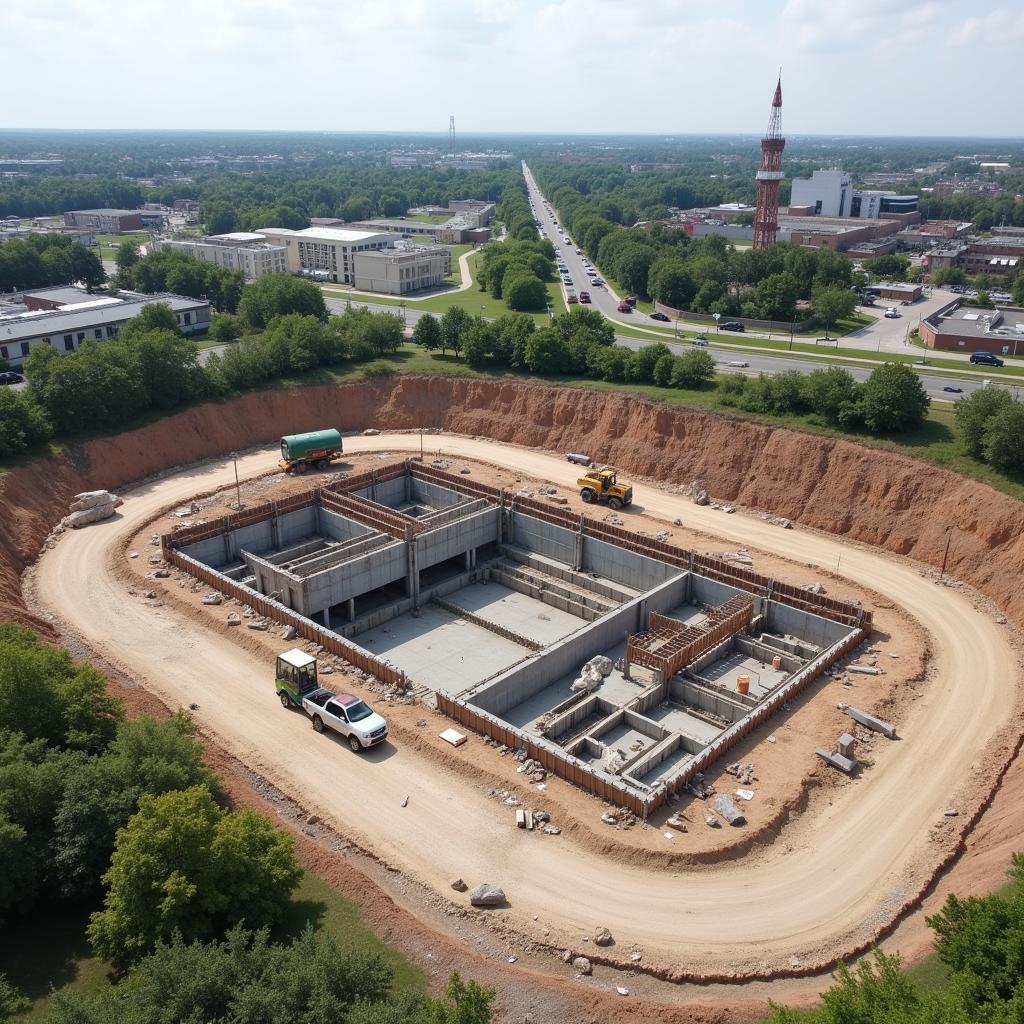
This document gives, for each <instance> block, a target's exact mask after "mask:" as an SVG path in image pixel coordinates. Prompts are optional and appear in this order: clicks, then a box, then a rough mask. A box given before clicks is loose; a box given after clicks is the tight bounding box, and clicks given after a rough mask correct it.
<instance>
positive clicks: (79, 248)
mask: <svg viewBox="0 0 1024 1024" xmlns="http://www.w3.org/2000/svg"><path fill="white" fill-rule="evenodd" d="M106 279H107V275H106V272H105V271H104V269H103V264H102V263H101V262H100V258H99V257H98V256H97V255H96V253H94V252H93V251H92V250H91V249H89V248H87V247H86V246H84V245H82V243H81V242H75V241H72V240H71V239H70V238H69V237H67V236H66V235H30V236H29V237H28V238H12V239H11V240H10V241H9V242H3V243H2V244H0V292H14V291H23V290H25V289H30V288H45V287H48V286H49V285H55V284H71V283H72V282H73V281H81V282H82V283H83V284H85V286H86V287H87V288H97V287H99V286H100V285H101V284H103V282H104V281H106Z"/></svg>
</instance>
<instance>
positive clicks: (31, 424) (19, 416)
mask: <svg viewBox="0 0 1024 1024" xmlns="http://www.w3.org/2000/svg"><path fill="white" fill-rule="evenodd" d="M52 433H53V428H52V427H51V426H50V421H49V419H48V418H47V416H46V413H45V412H44V411H43V410H42V409H41V408H40V407H39V405H38V403H37V402H36V401H35V398H34V397H33V396H32V394H31V392H26V391H14V390H13V389H11V388H9V387H7V388H3V389H2V390H0V459H9V458H11V457H12V456H14V455H20V454H21V453H22V452H24V451H26V450H27V449H29V448H31V447H32V446H33V445H35V444H38V443H39V442H40V441H45V440H46V439H47V438H48V437H49V436H50V435H51V434H52Z"/></svg>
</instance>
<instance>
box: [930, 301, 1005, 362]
mask: <svg viewBox="0 0 1024 1024" xmlns="http://www.w3.org/2000/svg"><path fill="white" fill-rule="evenodd" d="M918 333H919V334H920V335H921V340H922V341H923V342H924V343H925V344H926V345H927V346H928V347H929V348H935V349H944V350H946V351H954V352H991V353H992V354H993V355H998V356H1008V355H1012V356H1015V355H1018V354H1020V353H1024V309H1015V308H1003V309H983V308H982V307H980V306H978V307H975V306H962V305H961V304H960V300H959V299H954V300H953V301H952V302H951V303H949V305H947V306H943V307H942V308H941V309H938V310H936V311H935V312H934V313H932V314H931V315H930V316H926V317H925V318H924V319H923V320H922V321H921V323H920V325H919V327H918Z"/></svg>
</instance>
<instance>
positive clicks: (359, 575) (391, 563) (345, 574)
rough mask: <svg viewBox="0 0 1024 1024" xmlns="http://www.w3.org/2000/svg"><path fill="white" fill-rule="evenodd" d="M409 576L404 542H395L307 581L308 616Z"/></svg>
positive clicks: (326, 570) (311, 577)
mask: <svg viewBox="0 0 1024 1024" xmlns="http://www.w3.org/2000/svg"><path fill="white" fill-rule="evenodd" d="M407 574H408V565H407V557H406V547H405V542H404V541H395V542H394V543H393V544H389V545H388V546H387V547H384V548H379V549H378V550H376V551H372V552H370V554H367V555H362V556H360V557H359V558H353V559H352V560H351V561H350V562H346V563H345V564H344V565H342V566H339V567H337V568H335V569H325V570H324V571H323V572H318V573H314V574H313V575H312V576H310V577H308V578H307V579H306V593H307V595H308V603H309V610H308V611H307V612H306V614H307V615H312V614H314V613H316V612H320V611H323V610H324V609H325V608H330V607H331V606H332V605H335V604H340V603H341V602H342V601H347V600H348V599H349V598H350V597H359V596H361V595H362V594H367V593H369V592H370V591H371V590H376V589H377V588H378V587H384V586H387V584H389V583H394V582H395V581H396V580H401V579H404V578H405V577H406V575H407Z"/></svg>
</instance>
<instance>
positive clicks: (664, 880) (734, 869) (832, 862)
mask: <svg viewBox="0 0 1024 1024" xmlns="http://www.w3.org/2000/svg"><path fill="white" fill-rule="evenodd" d="M346 445H347V446H348V448H349V450H353V451H358V450H368V449H382V450H390V451H398V450H402V449H417V450H418V447H419V439H418V438H417V437H416V436H414V435H392V436H388V435H382V436H380V437H373V438H353V439H350V440H349V439H347V440H346ZM438 447H440V449H441V450H442V452H443V453H445V454H448V455H459V454H462V455H465V456H467V457H474V458H479V459H482V460H485V461H490V462H494V463H499V464H510V465H515V466H516V467H518V468H520V469H521V470H522V471H523V472H525V473H528V474H532V475H536V476H539V477H542V478H546V479H549V480H551V481H552V482H554V483H557V484H562V485H571V484H572V482H573V480H574V479H575V471H574V468H573V467H571V466H569V465H567V464H566V463H565V461H564V460H562V459H559V458H557V457H555V456H552V455H548V454H545V453H543V452H540V451H536V450H529V449H523V448H518V447H513V446H510V445H501V444H497V443H495V442H492V441H484V440H473V439H470V438H464V437H457V436H451V435H445V436H441V437H432V438H431V440H430V448H431V451H436V450H437V449H438ZM273 460H274V455H273V453H271V452H262V453H259V454H254V455H248V456H246V457H244V458H242V459H240V460H239V471H240V473H242V474H244V475H245V476H252V475H256V474H259V473H262V472H266V471H267V470H268V469H270V468H271V466H272V464H273ZM229 480H233V475H232V468H231V463H230V461H215V462H210V463H205V464H202V465H199V466H194V467H190V468H186V469H184V470H182V471H180V472H176V473H174V474H173V475H169V476H166V477H164V478H162V479H157V480H155V481H151V482H149V483H146V484H144V485H142V486H140V487H139V488H137V489H136V490H134V491H129V492H128V493H127V494H126V499H127V500H126V501H125V504H124V507H123V508H122V509H121V513H122V514H121V517H120V519H118V520H117V521H114V522H108V523H106V524H102V525H100V526H97V527H94V528H88V529H85V530H81V531H78V532H74V533H71V534H68V535H66V536H64V537H63V538H62V539H61V540H60V542H59V543H58V544H57V545H56V546H55V547H54V549H53V550H51V551H48V552H46V553H45V554H44V556H43V557H42V559H41V561H40V563H39V566H38V571H37V595H38V599H39V602H40V604H41V605H42V606H43V607H44V608H47V609H49V610H51V611H52V612H54V613H55V614H56V615H57V616H58V617H59V618H61V619H62V620H64V622H65V623H66V624H67V625H68V626H70V627H71V629H72V630H74V631H75V632H77V633H78V634H80V635H81V637H82V639H83V640H84V641H85V642H86V643H87V644H88V645H90V646H91V647H93V648H94V649H96V650H101V651H103V653H104V656H105V657H106V658H107V659H108V660H109V661H110V662H111V663H113V664H114V665H115V666H117V667H120V668H123V669H124V670H125V671H127V672H128V673H129V674H131V675H133V676H136V677H139V678H141V679H144V680H145V681H146V687H147V689H151V690H153V691H154V692H156V693H157V694H158V695H159V696H160V697H162V698H163V699H164V700H165V701H166V702H168V703H169V704H170V705H171V706H175V705H188V704H189V703H192V702H195V703H197V704H199V705H200V711H199V712H197V718H198V719H199V721H200V722H201V724H202V725H203V727H204V728H205V729H207V730H209V731H210V732H211V733H212V734H214V735H215V736H216V737H217V739H218V741H219V742H220V743H221V745H223V746H224V747H225V748H226V749H227V750H228V751H229V752H231V753H232V754H234V755H235V756H237V757H238V758H239V759H241V760H242V761H243V762H244V763H246V764H248V765H251V766H252V767H254V768H255V769H256V770H258V771H259V772H261V773H262V774H264V775H265V776H267V778H269V779H270V780H271V781H273V782H274V783H276V784H277V785H278V786H279V787H281V788H282V789H283V790H285V791H286V792H288V793H291V794H293V795H297V796H299V797H300V798H301V799H302V802H303V803H304V804H305V805H306V806H307V807H308V808H311V809H312V808H315V809H316V810H317V813H319V814H321V816H322V817H324V818H325V820H327V821H329V822H331V823H333V824H334V825H336V827H338V828H339V830H340V831H342V832H344V833H346V834H348V835H350V836H353V837H354V838H355V839H356V840H357V841H359V842H360V843H362V844H364V845H365V846H366V847H368V848H370V849H372V850H374V851H375V852H376V853H377V854H378V855H379V856H380V857H381V858H382V859H384V860H385V861H387V862H388V863H389V864H391V865H393V866H394V867H396V868H398V869H400V870H402V871H403V872H405V873H406V874H408V875H409V876H411V877H413V878H415V879H418V880H422V881H424V882H426V883H427V884H429V885H430V886H431V887H433V888H435V889H436V890H438V891H440V892H449V891H450V890H449V889H448V883H449V882H450V880H451V879H452V878H454V877H456V876H461V877H465V878H466V879H468V880H469V879H471V880H482V879H488V880H491V881H495V882H499V883H500V884H502V885H503V886H504V887H505V889H506V891H507V893H508V894H509V900H510V903H511V910H510V911H508V912H507V913H508V915H509V917H510V918H511V922H512V923H513V924H515V925H516V926H517V927H519V928H521V930H523V931H524V932H526V933H528V934H534V935H539V931H540V928H541V927H547V928H549V929H551V931H552V933H553V934H552V936H551V941H554V940H555V939H556V938H558V937H560V936H576V937H578V936H579V935H580V933H581V932H583V931H588V930H590V929H592V928H593V927H594V926H595V925H597V924H603V925H607V926H608V927H609V928H610V929H611V930H612V932H613V934H614V935H615V938H616V940H617V943H618V946H619V947H620V948H625V947H626V946H627V944H629V943H634V942H635V943H638V944H640V945H641V946H642V947H643V948H644V950H645V956H646V955H647V954H650V957H651V959H652V960H653V959H658V960H660V961H661V962H663V963H665V964H673V963H674V964H677V965H685V966H686V968H687V970H688V971H692V972H702V973H706V974H709V975H718V976H723V975H732V974H733V973H734V972H736V973H737V974H743V973H747V972H752V973H760V972H765V973H767V972H769V971H771V970H773V969H777V968H779V967H784V966H786V965H787V964H788V961H789V958H790V957H792V956H796V957H802V958H806V960H807V961H811V960H817V961H820V960H822V959H826V958H829V957H834V956H837V955H840V954H842V953H843V952H845V951H847V950H849V949H850V948H852V947H853V946H854V945H856V944H858V943H860V942H862V941H864V940H865V939H866V938H868V937H870V936H871V935H872V934H874V933H875V932H876V931H877V930H878V929H879V928H880V927H882V926H884V925H885V924H887V923H888V922H889V921H890V920H891V919H892V917H893V916H894V914H895V913H896V912H897V911H898V910H899V908H900V907H902V905H903V904H904V902H905V900H906V899H907V898H908V897H910V896H911V895H913V894H914V893H916V892H917V890H918V888H919V887H920V883H921V880H922V879H923V877H924V876H925V874H926V872H927V870H929V869H930V867H931V866H932V865H933V864H934V861H935V859H936V856H937V855H936V854H935V853H932V854H931V855H929V853H928V850H929V835H928V833H929V829H930V827H931V826H932V825H934V824H935V822H936V821H937V820H938V819H941V817H942V815H943V810H944V809H945V808H946V807H948V806H949V805H950V802H951V799H952V795H953V794H955V793H957V791H958V790H960V788H961V786H962V785H963V783H964V780H965V778H966V777H968V776H969V775H970V773H971V769H972V767H977V764H976V762H977V760H978V757H979V754H980V752H981V751H982V750H984V748H985V747H986V745H988V744H989V743H990V742H991V741H992V740H993V739H994V738H995V737H996V734H997V733H998V732H999V730H1000V729H1001V728H1002V727H1003V726H1005V725H1006V724H1007V723H1008V720H1009V717H1010V715H1011V712H1012V709H1013V707H1014V704H1015V685H1016V683H1015V679H1014V677H1013V671H1012V666H1013V665H1014V663H1015V653H1014V652H1013V650H1012V649H1011V647H1010V644H1009V642H1008V639H1007V636H1006V633H1005V630H1003V629H1001V628H1000V627H999V626H997V625H996V624H994V623H993V622H992V621H991V619H990V618H989V617H987V616H986V615H985V614H983V613H981V612H980V611H978V610H976V609H975V607H974V606H973V605H972V603H971V602H970V600H968V599H967V598H966V597H965V596H963V595H962V594H961V593H959V592H957V591H955V590H951V589H947V588H944V587H938V586H936V585H935V584H934V583H933V582H932V581H931V580H930V579H927V578H925V577H923V576H922V575H921V573H920V572H919V571H917V570H915V569H914V568H913V567H912V566H910V565H908V564H905V563H902V562H900V561H897V560H893V559H890V558H889V557H887V556H886V555H884V554H882V553H879V552H878V551H875V550H868V549H865V548H860V547H853V546H849V545H846V544H843V543H842V542H841V541H839V540H833V539H829V538H826V537H822V536H821V535H818V534H812V533H808V532H804V531H801V530H800V529H794V530H791V531H790V530H786V531H783V530H781V529H779V528H778V527H776V526H771V525H769V524H768V523H765V522H762V521H760V520H757V519H751V518H747V517H728V518H727V517H723V516H722V515H721V514H720V513H716V512H715V511H712V510H710V509H706V508H698V507H696V506H694V505H693V504H692V503H690V502H689V501H684V499H683V498H681V497H679V496H675V495H671V494H668V493H665V492H663V491H659V490H656V489H654V488H651V487H646V486H643V485H638V486H637V487H636V488H635V497H636V501H637V503H638V504H639V505H640V506H642V507H644V508H645V509H646V510H647V511H649V512H650V513H652V514H654V515H657V516H662V517H665V518H667V519H669V520H671V519H672V518H674V517H675V516H682V517H683V518H684V519H685V521H686V523H687V525H690V526H694V527H696V528H699V529H703V530H706V531H707V532H708V533H712V534H717V535H719V536H722V537H725V538H729V539H731V540H734V541H736V542H738V543H743V544H747V545H750V546H752V547H762V548H765V549H767V550H772V551H776V552H778V553H779V554H780V555H783V556H786V557H789V558H792V559H794V560H796V561H799V562H804V563H809V562H813V563H815V564H817V565H821V566H824V567H827V568H829V569H832V568H834V567H835V565H836V562H837V559H838V557H839V555H840V553H841V555H842V572H843V575H845V576H848V577H849V578H851V579H853V580H856V581H858V582H860V583H864V584H866V585H868V586H869V587H871V588H873V589H874V590H876V591H878V592H879V593H881V594H883V595H885V596H886V597H888V598H889V599H891V600H892V601H893V602H895V603H897V604H898V605H901V606H903V607H904V608H906V609H907V610H908V611H909V612H910V613H911V614H912V615H913V616H915V617H916V618H917V619H918V620H919V621H920V622H921V624H922V625H923V626H924V628H925V629H926V630H927V631H928V633H929V634H930V635H931V640H932V644H933V658H934V678H933V680H932V682H931V683H930V684H929V686H928V688H927V691H926V695H925V697H924V698H923V699H921V700H919V701H917V702H916V703H915V704H914V705H913V707H912V709H911V711H910V712H909V714H908V717H907V719H906V721H905V722H904V724H903V726H902V734H903V738H902V739H901V740H900V741H899V742H896V743H892V744H888V745H886V747H885V748H884V750H883V751H882V752H881V754H880V755H879V757H878V759H877V764H876V765H875V767H874V768H873V769H872V770H871V772H870V773H869V774H868V775H866V776H865V777H863V778H862V779H860V780H859V781H858V782H857V783H856V784H855V785H852V786H849V787H846V788H844V789H842V790H839V791H837V793H836V795H835V796H834V797H833V799H832V801H831V804H830V805H829V806H827V807H825V808H824V809H823V812H822V814H821V815H820V817H819V818H817V819H816V821H815V822H814V826H813V830H805V831H804V832H803V834H802V835H803V840H802V842H801V843H800V845H798V846H797V847H796V848H795V849H792V850H789V851H787V850H783V849H780V848H779V846H780V844H775V846H773V847H771V848H769V849H768V850H767V851H765V852H763V853H759V854H758V855H757V857H756V859H754V858H748V859H746V860H741V861H739V862H736V863H731V864H726V865H722V866H718V867H711V868H706V869H703V870H701V871H699V872H692V873H679V874H677V875H666V874H665V873H663V872H654V871H650V870H646V869H643V868H640V867H631V866H628V865H623V864H618V863H611V862H608V861H604V860H601V859H600V858H599V857H597V856H596V855H593V854H591V853H590V852H588V851H587V850H586V849H583V848H581V847H580V846H578V845H576V844H575V843H574V842H573V841H571V840H569V839H564V841H554V842H550V843H548V842H544V844H543V847H542V848H539V847H538V845H537V843H536V841H535V837H533V836H530V837H527V836H526V835H525V833H516V832H515V830H510V829H509V828H508V823H507V822H506V821H504V820H503V819H502V818H501V815H500V814H498V813H496V808H495V804H494V803H493V801H490V800H488V799H487V797H486V794H485V793H484V792H483V791H481V790H480V789H479V788H475V787H473V786H472V785H470V784H469V783H467V782H465V781H463V780H461V779H459V778H458V777H457V776H456V775H454V774H453V773H451V772H449V771H446V770H445V769H444V768H442V767H439V766H437V765H433V764H431V763H429V762H427V761H425V760H423V759H421V758H418V757H417V756H416V755H415V754H413V753H411V752H409V751H406V750H402V749H401V748H391V749H388V750H382V751H378V752H374V753H371V754H370V755H369V756H364V757H353V756H351V755H350V754H349V753H348V751H347V750H346V749H344V748H343V747H341V746H340V745H338V744H334V743H332V742H329V741H322V740H321V739H320V738H319V737H313V736H312V734H311V733H310V730H309V726H308V723H307V722H306V721H304V719H303V718H302V717H301V716H299V715H296V714H285V713H284V712H282V711H280V709H278V708H277V707H276V704H275V702H274V701H273V700H272V693H271V691H270V690H269V682H268V678H269V677H268V675H267V672H268V668H267V665H266V664H264V663H262V662H261V661H260V660H259V659H257V658H255V657H254V656H253V655H251V654H249V653H247V652H246V651H244V650H242V649H240V648H239V647H238V646H236V645H234V644H232V643H228V642H224V641H223V640H222V639H221V638H220V637H219V636H218V635H216V634H214V633H213V632H209V631H206V630H203V629H195V628H193V627H185V626H184V625H183V624H182V623H181V622H180V621H179V620H178V619H177V618H176V617H175V615H174V614H173V613H172V612H171V610H170V609H168V608H152V607H149V606H147V605H145V604H143V603H141V602H139V601H138V600H137V599H132V598H131V597H130V596H129V595H128V594H127V593H126V588H125V586H124V584H123V583H121V582H119V581H117V580H116V579H115V578H114V577H113V575H112V574H111V571H110V567H111V564H112V563H113V562H115V561H116V560H117V559H119V558H122V557H123V554H122V553H121V552H122V548H123V545H124V544H125V542H126V540H127V538H129V537H130V536H131V535H132V534H133V533H134V532H135V531H136V530H138V528H139V527H140V526H141V525H142V524H143V523H144V522H145V521H146V520H147V519H149V518H150V517H152V516H153V515H154V514H155V513H157V512H158V511H159V510H160V509H162V508H164V507H166V506H168V505H170V504H172V503H176V502H181V501H184V500H186V499H188V498H190V497H191V496H193V495H195V494H196V493H199V492H202V491H207V490H210V489H213V488H215V487H218V486H221V485H224V484H226V483H228V482H229ZM968 680H969V683H970V685H964V683H965V681H968ZM268 694H269V695H270V697H269V698H268V699H263V698H264V697H266V696H267V695H268ZM406 795H409V796H410V800H409V804H408V806H407V807H404V808H403V807H402V806H401V804H402V800H403V798H404V797H405V796H406ZM563 838H564V837H563ZM534 915H536V916H537V918H538V921H537V922H534V920H533V917H534Z"/></svg>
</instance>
